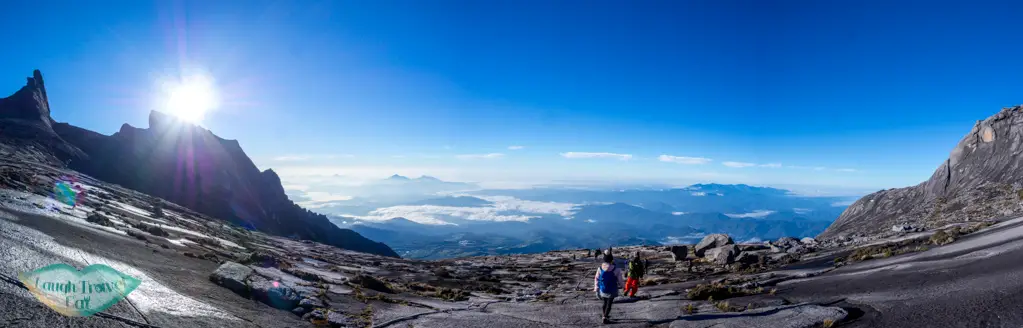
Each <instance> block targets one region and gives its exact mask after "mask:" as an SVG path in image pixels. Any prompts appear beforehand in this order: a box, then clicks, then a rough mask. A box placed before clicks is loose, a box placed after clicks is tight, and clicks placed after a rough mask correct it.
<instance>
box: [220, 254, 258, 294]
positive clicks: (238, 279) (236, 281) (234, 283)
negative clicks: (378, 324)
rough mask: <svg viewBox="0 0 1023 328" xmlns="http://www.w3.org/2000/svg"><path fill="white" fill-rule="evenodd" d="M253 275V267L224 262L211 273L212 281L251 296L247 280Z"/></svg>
mask: <svg viewBox="0 0 1023 328" xmlns="http://www.w3.org/2000/svg"><path fill="white" fill-rule="evenodd" d="M251 275H252V268H249V267H247V266H244V265H241V264H238V263H235V262H230V261H228V262H224V264H221V265H220V267H219V268H217V270H215V271H213V273H212V274H210V281H212V282H213V283H215V284H217V285H220V286H223V287H224V288H227V289H230V290H231V291H234V292H235V293H237V294H238V295H242V296H245V297H248V296H249V288H248V285H246V283H245V281H246V279H248V278H249V276H251Z"/></svg>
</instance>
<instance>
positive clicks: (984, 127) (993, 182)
mask: <svg viewBox="0 0 1023 328" xmlns="http://www.w3.org/2000/svg"><path fill="white" fill-rule="evenodd" d="M1021 199H1023V105H1020V106H1012V107H1005V108H1002V110H1000V111H999V112H998V113H995V114H994V115H991V116H990V117H988V118H986V119H984V120H979V121H976V122H975V123H974V124H973V127H972V128H971V129H970V131H969V133H967V134H966V135H965V136H963V138H962V139H961V140H960V141H959V143H958V144H956V146H955V147H954V148H952V151H951V152H950V153H949V156H948V158H947V159H945V160H944V161H942V163H941V164H940V165H939V166H938V168H937V170H935V171H934V173H933V174H932V175H931V177H930V179H927V181H924V182H922V183H920V184H918V185H916V186H912V187H906V188H897V189H888V190H882V191H878V192H875V193H872V194H870V195H866V196H864V197H863V198H860V199H859V200H857V201H856V202H855V203H853V204H852V205H851V206H849V207H848V208H846V210H845V212H843V213H842V215H841V216H839V217H838V219H837V220H835V222H834V223H833V224H832V225H831V226H830V227H828V229H827V230H825V231H824V232H823V233H821V236H820V237H822V238H826V239H831V238H836V237H841V236H846V237H849V236H854V235H861V236H876V235H880V234H885V233H888V232H889V231H891V229H890V227H892V226H895V225H906V224H908V225H912V226H917V227H925V228H937V227H941V226H943V225H946V224H950V223H960V222H967V221H977V220H990V219H1000V218H1008V217H1017V216H1019V215H1020V214H1021V213H1023V208H1020V207H1019V202H1020V200H1021Z"/></svg>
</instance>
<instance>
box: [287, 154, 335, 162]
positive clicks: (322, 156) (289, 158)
mask: <svg viewBox="0 0 1023 328" xmlns="http://www.w3.org/2000/svg"><path fill="white" fill-rule="evenodd" d="M352 157H355V155H352V154H318V155H284V156H277V157H274V158H273V160H275V161H280V162H299V161H308V160H314V159H335V158H352Z"/></svg>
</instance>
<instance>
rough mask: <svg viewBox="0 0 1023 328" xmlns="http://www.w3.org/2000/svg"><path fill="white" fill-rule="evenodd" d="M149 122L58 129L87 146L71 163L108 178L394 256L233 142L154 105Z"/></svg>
mask: <svg viewBox="0 0 1023 328" xmlns="http://www.w3.org/2000/svg"><path fill="white" fill-rule="evenodd" d="M149 125H150V126H149V128H148V129H140V128H135V127H132V126H130V125H127V124H126V125H124V126H122V127H121V130H120V131H118V132H117V133H115V134H114V135H112V136H109V137H105V138H104V137H98V136H96V135H93V134H90V133H88V132H84V131H83V129H80V128H75V127H73V126H70V125H68V126H63V125H62V126H61V127H60V128H59V129H58V131H59V132H60V133H61V134H62V136H64V137H66V139H67V140H68V141H69V142H71V143H72V144H75V145H77V146H79V147H80V148H83V149H89V150H90V155H91V156H90V160H89V161H77V162H73V163H71V167H72V168H73V169H76V170H79V171H81V172H84V173H87V174H90V175H93V176H95V177H97V178H100V179H103V180H105V181H108V182H113V183H117V184H121V185H123V186H126V187H129V188H132V189H135V190H138V191H141V192H144V193H147V194H150V195H153V196H157V197H161V198H164V199H167V200H170V201H173V202H175V203H178V204H181V205H183V206H186V207H189V208H192V209H195V210H196V211H199V212H201V213H204V214H207V215H211V216H214V217H218V218H222V219H225V220H228V221H231V222H234V223H237V224H239V225H241V226H243V227H246V228H249V229H255V230H259V231H263V232H266V233H270V234H274V235H279V236H285V237H295V238H300V239H310V240H314V241H318V242H322V243H325V244H329V245H333V246H337V247H340V248H344V249H350V250H354V251H360V252H367V253H373V254H379V255H386V256H398V255H397V253H395V252H394V251H393V250H391V249H390V247H387V245H384V244H383V243H377V242H373V241H371V240H369V239H366V238H364V237H362V236H361V235H359V234H358V233H356V232H354V231H351V230H347V229H341V228H338V227H337V226H335V225H334V224H332V223H330V221H329V220H328V219H327V218H326V217H325V216H323V215H320V214H316V213H313V212H310V211H307V210H305V209H303V208H301V207H299V206H298V205H296V204H295V203H293V202H292V201H291V200H290V199H288V197H287V195H285V194H284V189H283V187H282V186H281V181H280V178H279V177H277V175H276V173H274V172H273V171H271V170H267V171H265V172H260V171H259V169H258V168H257V167H256V165H255V164H254V163H253V162H252V160H251V159H249V157H248V156H247V155H245V151H243V150H242V148H241V146H240V145H239V144H238V142H237V141H235V140H226V139H222V138H220V137H218V136H216V135H214V134H213V133H212V132H210V131H209V130H206V129H203V128H201V127H198V126H195V125H193V124H189V123H186V122H183V121H180V120H178V119H176V118H173V117H170V116H168V115H166V114H162V113H160V112H156V111H154V112H151V113H150V116H149Z"/></svg>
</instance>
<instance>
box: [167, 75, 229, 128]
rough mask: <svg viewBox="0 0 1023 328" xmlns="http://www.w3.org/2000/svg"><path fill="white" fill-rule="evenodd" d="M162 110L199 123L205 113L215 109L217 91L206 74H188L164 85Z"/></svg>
mask: <svg viewBox="0 0 1023 328" xmlns="http://www.w3.org/2000/svg"><path fill="white" fill-rule="evenodd" d="M164 92H165V99H164V101H163V105H162V107H163V111H164V112H166V113H167V114H171V115H174V116H177V117H178V118H180V119H182V120H184V121H187V122H191V123H200V122H202V120H203V118H205V117H206V113H208V112H209V111H211V110H214V109H216V107H217V105H218V100H217V93H216V89H215V88H214V85H213V82H212V81H211V79H210V78H209V77H207V76H203V75H196V76H189V77H186V78H183V79H181V80H180V81H175V82H172V83H167V84H165V85H164Z"/></svg>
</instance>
